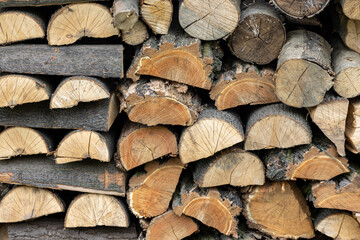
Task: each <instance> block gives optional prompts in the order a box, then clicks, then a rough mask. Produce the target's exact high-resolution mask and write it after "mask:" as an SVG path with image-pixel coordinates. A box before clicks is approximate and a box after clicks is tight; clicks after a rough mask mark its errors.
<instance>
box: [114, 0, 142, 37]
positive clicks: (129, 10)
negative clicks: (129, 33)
mask: <svg viewBox="0 0 360 240" xmlns="http://www.w3.org/2000/svg"><path fill="white" fill-rule="evenodd" d="M112 12H113V24H114V27H116V28H117V29H120V30H129V29H131V28H133V27H134V25H135V23H136V22H137V21H138V19H139V1H134V0H114V5H113V7H112Z"/></svg>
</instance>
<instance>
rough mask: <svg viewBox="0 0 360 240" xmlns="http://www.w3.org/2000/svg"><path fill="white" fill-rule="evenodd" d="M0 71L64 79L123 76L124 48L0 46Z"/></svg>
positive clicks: (107, 46)
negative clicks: (72, 77)
mask: <svg viewBox="0 0 360 240" xmlns="http://www.w3.org/2000/svg"><path fill="white" fill-rule="evenodd" d="M0 71H1V72H10V73H28V74H42V75H61V76H74V75H75V76H76V75H83V76H98V77H103V78H109V77H112V78H122V77H123V47H122V45H120V44H116V45H109V44H107V45H75V46H63V47H51V46H48V45H44V44H22V45H10V46H2V47H0Z"/></svg>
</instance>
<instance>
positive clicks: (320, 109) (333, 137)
mask: <svg viewBox="0 0 360 240" xmlns="http://www.w3.org/2000/svg"><path fill="white" fill-rule="evenodd" d="M348 107H349V101H348V100H347V99H346V98H343V97H339V96H337V95H335V94H332V93H327V94H326V95H325V98H324V101H323V102H322V103H320V104H319V105H317V106H316V107H311V108H308V111H309V113H310V116H311V119H312V121H313V122H314V123H315V124H316V125H317V126H318V127H319V128H320V130H321V131H322V132H323V133H324V134H325V136H326V137H327V138H329V139H330V141H332V142H333V143H334V144H335V146H336V149H337V151H338V153H339V154H340V155H341V156H345V125H346V117H347V113H348Z"/></svg>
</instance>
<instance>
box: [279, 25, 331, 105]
mask: <svg viewBox="0 0 360 240" xmlns="http://www.w3.org/2000/svg"><path fill="white" fill-rule="evenodd" d="M332 74H333V72H332V70H331V46H330V45H329V44H328V42H326V40H325V39H324V38H323V37H322V36H320V35H318V34H316V33H314V32H310V31H305V30H296V31H291V32H289V33H288V34H287V40H286V43H285V45H284V47H283V48H282V50H281V52H280V56H279V60H278V63H277V70H276V78H275V86H276V88H275V90H276V96H277V97H278V98H279V99H280V101H282V102H283V103H285V104H287V105H289V106H292V107H297V108H301V107H313V106H316V105H318V104H319V103H321V102H322V100H323V98H324V95H325V93H326V91H328V90H329V89H330V88H331V87H332V85H333V82H332V76H331V75H332Z"/></svg>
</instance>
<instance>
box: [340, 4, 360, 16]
mask: <svg viewBox="0 0 360 240" xmlns="http://www.w3.org/2000/svg"><path fill="white" fill-rule="evenodd" d="M340 4H341V7H342V11H343V13H344V14H345V15H346V16H347V17H348V18H350V19H354V20H360V6H359V2H358V1H357V0H340Z"/></svg>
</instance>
